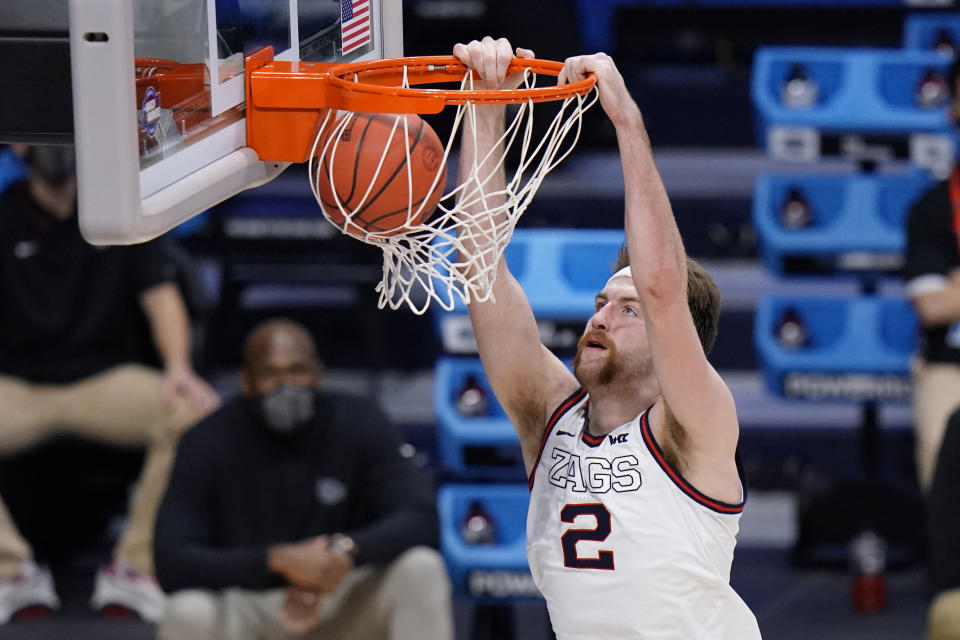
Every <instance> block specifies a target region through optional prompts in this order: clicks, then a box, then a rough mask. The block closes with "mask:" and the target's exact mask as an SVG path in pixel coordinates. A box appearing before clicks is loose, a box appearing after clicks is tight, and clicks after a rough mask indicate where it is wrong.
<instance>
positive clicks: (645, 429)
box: [640, 407, 746, 513]
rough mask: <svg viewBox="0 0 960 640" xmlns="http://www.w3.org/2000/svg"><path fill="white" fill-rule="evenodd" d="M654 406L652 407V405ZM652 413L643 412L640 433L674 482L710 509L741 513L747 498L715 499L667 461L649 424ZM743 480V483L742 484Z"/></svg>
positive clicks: (720, 511) (648, 411)
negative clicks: (648, 417)
mask: <svg viewBox="0 0 960 640" xmlns="http://www.w3.org/2000/svg"><path fill="white" fill-rule="evenodd" d="M651 408H652V407H651ZM649 413H650V409H647V410H646V411H644V412H643V416H642V417H641V418H640V433H641V434H643V441H644V442H645V443H646V445H647V448H648V449H649V450H650V453H652V454H653V457H654V459H655V460H656V461H657V464H658V465H660V468H661V469H663V471H664V473H666V474H667V475H668V476H669V477H670V479H671V480H673V483H674V484H675V485H677V487H679V488H680V490H681V491H683V492H684V493H685V494H687V495H688V496H690V497H691V498H693V499H694V500H695V501H697V502H699V503H700V504H702V505H703V506H705V507H707V508H708V509H712V510H714V511H717V512H719V513H741V512H742V511H743V505H744V504H746V500H743V501H741V502H740V503H739V504H728V503H726V502H720V501H719V500H714V499H713V498H710V497H708V496H706V495H704V494H702V493H700V492H699V491H697V490H696V488H694V486H693V485H691V484H690V483H689V482H687V481H686V479H684V477H683V476H682V475H680V473H679V472H677V471H676V469H674V468H673V466H672V465H671V464H670V463H669V462H667V459H666V457H664V455H663V451H662V450H661V449H660V445H658V444H657V441H656V440H655V439H654V437H653V431H652V430H651V429H650V425H649V424H647V415H648V414H649ZM742 482H743V481H742V480H741V484H742Z"/></svg>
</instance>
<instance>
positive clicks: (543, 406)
mask: <svg viewBox="0 0 960 640" xmlns="http://www.w3.org/2000/svg"><path fill="white" fill-rule="evenodd" d="M453 53H454V55H456V56H457V57H458V58H460V60H462V61H463V62H464V64H466V65H467V66H468V67H470V68H471V69H474V70H476V72H477V73H478V74H479V75H480V78H481V80H480V82H481V83H482V85H481V86H480V87H477V88H503V87H510V86H513V87H515V86H517V84H519V79H518V78H513V77H510V78H508V77H507V66H508V65H509V64H510V62H511V60H512V59H513V56H514V51H513V49H512V47H511V46H510V43H509V42H508V41H507V40H505V39H503V38H501V39H499V40H494V39H493V38H490V37H487V38H484V39H483V40H482V41H477V40H474V41H473V42H470V43H469V44H457V45H456V46H455V47H454V49H453ZM516 55H517V57H527V58H532V57H533V52H532V51H528V50H526V49H517V51H516ZM504 109H505V108H504V107H503V106H501V105H477V107H476V121H475V122H474V121H473V120H472V119H471V118H470V116H469V114H468V115H467V116H465V118H464V127H463V131H462V133H461V136H462V138H461V148H460V166H459V176H458V184H460V185H465V187H466V188H465V189H464V190H463V191H462V192H461V194H460V200H461V202H467V203H472V204H470V205H469V206H468V207H467V211H469V212H471V213H473V212H478V211H482V210H487V209H491V208H493V207H494V206H495V205H498V204H501V203H502V202H503V201H504V197H503V195H502V191H503V190H504V188H505V177H504V168H503V165H502V163H499V161H500V159H501V158H502V157H503V152H502V149H500V148H499V147H500V143H499V140H500V137H501V136H502V135H503V131H504ZM491 151H492V153H491ZM474 168H478V170H477V171H476V172H474V171H473V170H474ZM494 215H496V214H491V217H490V218H487V219H486V222H487V223H488V224H489V229H488V231H489V233H493V230H494V229H495V228H496V227H497V224H496V223H497V220H496V219H493V217H492V216H494ZM483 220H484V219H483V217H482V216H481V221H480V222H478V223H477V224H479V225H484V221H483ZM475 231H482V230H475ZM469 235H470V236H471V237H475V238H478V239H477V240H474V241H473V242H471V243H470V245H469V246H468V247H466V248H467V251H468V253H469V254H470V255H472V256H480V258H479V259H492V258H491V257H490V255H491V253H492V251H491V250H490V248H489V247H484V246H482V245H481V244H480V243H482V242H483V240H482V238H483V233H481V232H477V233H471V234H469ZM496 273H497V275H496V281H495V283H494V285H493V300H491V301H487V302H473V303H471V304H470V305H469V309H470V320H471V322H472V323H473V330H474V333H475V334H476V338H477V346H478V349H479V352H480V359H481V360H482V362H483V368H484V371H485V372H486V375H487V379H488V380H489V381H490V385H491V387H492V388H493V391H494V394H495V395H496V397H497V400H498V401H499V402H500V405H501V406H502V407H503V409H504V411H506V413H507V415H508V416H509V418H510V421H511V422H512V423H513V425H514V428H515V429H516V430H517V435H518V436H519V438H520V445H521V448H522V450H523V458H524V463H525V464H526V467H527V471H528V472H529V471H530V469H531V468H532V466H533V464H534V462H535V460H536V456H537V451H538V449H539V446H540V440H541V438H542V436H543V429H544V425H545V424H546V420H547V414H548V412H550V411H552V410H553V409H554V408H555V407H556V406H557V405H558V404H559V403H560V402H561V401H562V400H563V399H564V398H565V397H566V396H568V395H569V394H570V393H572V392H573V391H574V390H576V388H577V386H578V385H577V381H576V379H575V378H574V377H573V374H571V373H570V372H569V371H568V370H567V368H566V367H565V366H564V365H563V363H562V362H560V360H559V359H557V358H556V356H554V355H553V354H552V353H551V352H550V351H549V350H548V349H547V348H546V347H544V346H543V345H542V344H541V343H540V335H539V332H538V330H537V323H536V320H535V319H534V316H533V311H532V310H531V308H530V303H529V302H528V301H527V297H526V295H525V294H524V292H523V289H522V288H521V287H520V284H519V283H518V282H517V280H516V278H514V277H513V275H512V274H511V273H510V271H509V270H508V269H507V266H506V262H505V261H504V260H502V259H501V260H500V263H499V265H498V266H497V272H496Z"/></svg>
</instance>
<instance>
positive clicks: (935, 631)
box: [927, 589, 960, 640]
mask: <svg viewBox="0 0 960 640" xmlns="http://www.w3.org/2000/svg"><path fill="white" fill-rule="evenodd" d="M927 640H960V589H953V590H952V591H946V592H944V593H941V594H940V595H938V596H937V597H936V598H935V599H934V601H933V604H931V605H930V616H929V626H928V628H927Z"/></svg>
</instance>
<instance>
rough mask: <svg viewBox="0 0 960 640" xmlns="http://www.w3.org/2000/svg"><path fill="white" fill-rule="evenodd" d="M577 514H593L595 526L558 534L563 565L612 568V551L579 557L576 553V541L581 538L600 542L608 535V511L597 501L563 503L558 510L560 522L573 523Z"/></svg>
mask: <svg viewBox="0 0 960 640" xmlns="http://www.w3.org/2000/svg"><path fill="white" fill-rule="evenodd" d="M577 516H593V517H594V518H595V519H596V521H597V526H596V527H594V528H593V529H567V532H566V533H564V534H563V535H562V536H560V542H561V543H562V544H563V565H564V566H565V567H570V568H572V569H613V551H599V552H598V553H597V557H596V558H581V557H579V556H578V555H577V543H578V542H580V541H581V540H593V541H596V542H602V541H604V540H606V539H607V536H608V535H610V512H609V511H607V508H606V507H605V506H603V505H602V504H600V503H599V502H591V503H586V504H583V503H579V504H568V505H564V507H563V510H562V511H560V520H561V521H562V522H569V523H573V521H574V520H575V519H576V518H577Z"/></svg>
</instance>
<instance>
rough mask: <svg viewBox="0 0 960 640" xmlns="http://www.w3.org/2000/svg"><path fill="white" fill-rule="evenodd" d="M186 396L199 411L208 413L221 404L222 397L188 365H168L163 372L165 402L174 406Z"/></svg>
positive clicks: (204, 413)
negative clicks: (179, 399) (181, 397)
mask: <svg viewBox="0 0 960 640" xmlns="http://www.w3.org/2000/svg"><path fill="white" fill-rule="evenodd" d="M178 396H183V397H185V398H186V399H187V400H188V401H189V402H190V404H191V406H192V407H193V408H194V409H196V411H197V412H198V413H201V414H203V415H206V414H208V413H210V412H211V411H213V410H214V409H216V408H217V407H218V406H219V405H220V397H219V396H218V395H217V392H216V391H214V390H213V387H211V386H210V385H209V384H207V382H206V381H205V380H204V379H203V378H201V377H200V376H198V375H197V374H196V373H194V372H193V369H191V368H190V367H187V366H183V367H168V368H167V369H166V370H165V371H164V374H163V402H164V404H165V405H167V406H168V407H173V406H174V404H175V403H176V399H177V397H178Z"/></svg>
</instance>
